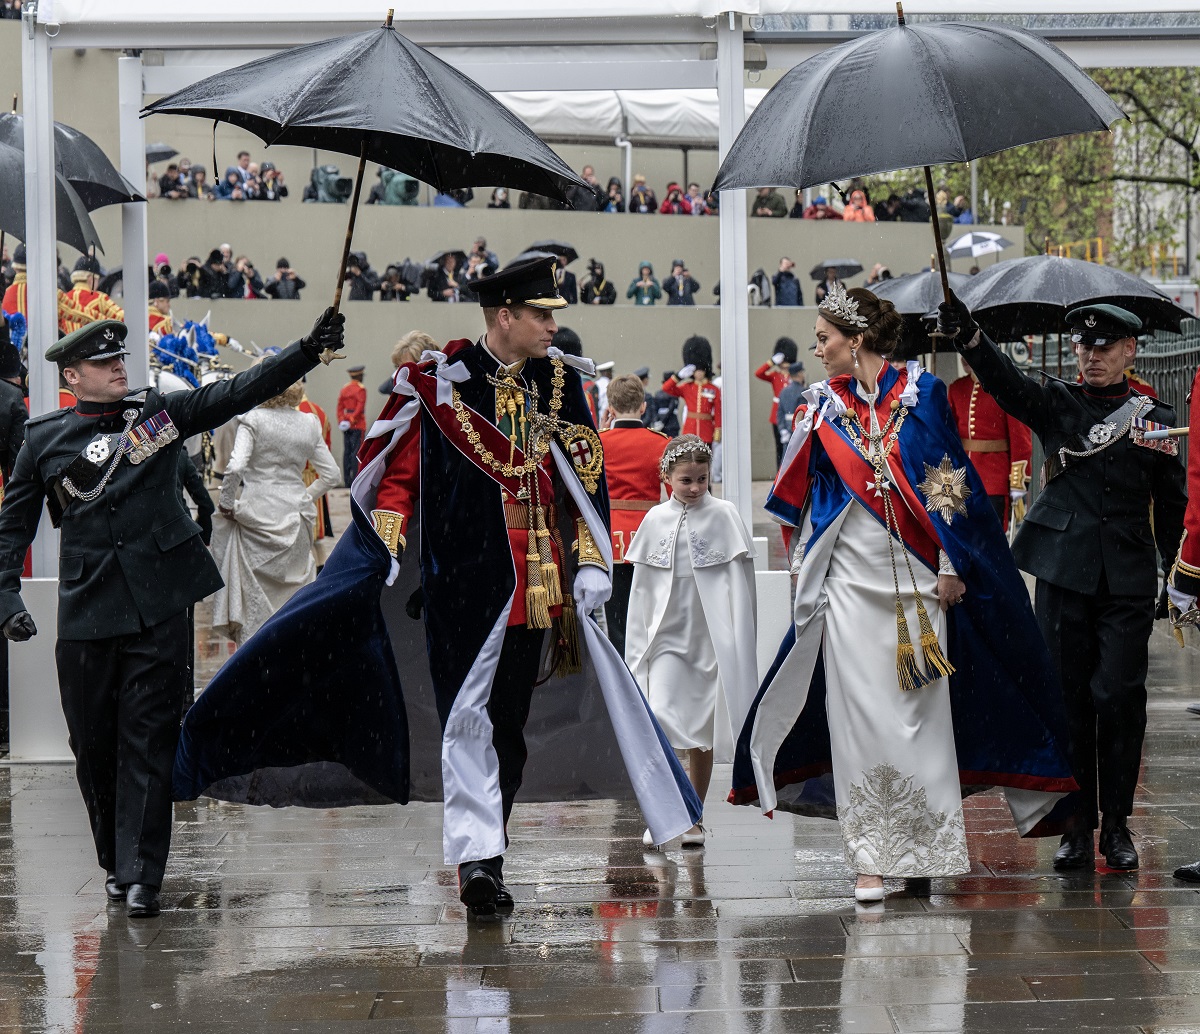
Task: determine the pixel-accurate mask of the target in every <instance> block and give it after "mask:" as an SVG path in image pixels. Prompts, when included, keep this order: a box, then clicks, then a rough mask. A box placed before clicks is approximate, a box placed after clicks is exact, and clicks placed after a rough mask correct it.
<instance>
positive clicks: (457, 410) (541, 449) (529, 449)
mask: <svg viewBox="0 0 1200 1034" xmlns="http://www.w3.org/2000/svg"><path fill="white" fill-rule="evenodd" d="M550 365H551V366H552V367H553V369H554V373H553V375H552V377H551V378H550V387H551V392H550V403H549V413H547V414H545V415H543V414H540V413H537V412H536V394H535V406H534V410H535V412H534V413H533V414H530V415H531V417H534V419H533V420H531V426H530V429H529V435H528V438H527V439H526V442H525V447H526V448H525V462H524V463H521V464H517V465H513V464H512V463H505V462H504V461H503V460H501V459H497V458H496V454H495V453H494V452H492V450H491V449H489V448H487V447H486V446H485V445H484V444H483V440H482V439H481V438H480V436H479V432H478V431H477V430H475V426H474V425H473V424H472V423H471V413H470V411H469V410H468V409H467V407H466V406H465V405H463V401H462V397H461V395H459V391H458V388H455V389H453V403H452V404H453V406H454V415H455V416H456V417H457V418H458V423H459V426H460V427H461V428H462V430H463V434H464V435H466V438H467V441H468V442H470V443H471V448H473V449H474V450H475V455H476V456H478V457H479V458H480V459H481V460H482V461H483V462H484V463H485V464H487V465H488V466H489V467H490V468H491V469H492V470H493V471H495V472H497V473H499V474H502V475H503V476H504V477H507V478H518V479H522V478H526V477H528V476H529V475H530V474H532V473H533V472H534V471H535V470H536V469H537V467H538V464H539V463H541V461H542V458H543V457H544V456H545V455H546V452H547V450H548V449H549V448H550V433H548V432H552V431H553V430H554V429H555V428H556V427H557V426H558V423H559V420H558V414H559V411H560V410H561V409H562V392H563V384H564V383H565V379H564V377H563V362H562V360H561V359H551V360H550ZM539 418H540V419H539Z"/></svg>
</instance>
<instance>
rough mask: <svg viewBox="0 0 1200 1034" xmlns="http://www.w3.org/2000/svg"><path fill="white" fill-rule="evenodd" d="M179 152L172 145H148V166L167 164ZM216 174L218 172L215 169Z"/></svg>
mask: <svg viewBox="0 0 1200 1034" xmlns="http://www.w3.org/2000/svg"><path fill="white" fill-rule="evenodd" d="M178 153H179V152H178V151H177V150H175V148H174V147H172V146H171V145H170V144H163V143H156V144H147V145H146V164H147V165H154V164H156V163H157V162H165V161H166V160H167V159H168V158H174V157H175V155H177V154H178ZM213 172H214V173H215V172H216V170H215V169H214V170H213Z"/></svg>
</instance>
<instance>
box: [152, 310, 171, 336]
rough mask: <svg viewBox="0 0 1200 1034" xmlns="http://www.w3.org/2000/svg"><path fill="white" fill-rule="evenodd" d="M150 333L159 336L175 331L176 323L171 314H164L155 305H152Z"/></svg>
mask: <svg viewBox="0 0 1200 1034" xmlns="http://www.w3.org/2000/svg"><path fill="white" fill-rule="evenodd" d="M149 326H150V333H151V334H157V335H158V336H159V337H167V336H168V335H170V334H174V333H175V325H174V323H173V322H172V321H171V317H170V315H169V314H166V315H164V314H163V313H161V312H159V311H158V310H157V309H156V308H155V307H154V306H153V305H151V306H150V324H149Z"/></svg>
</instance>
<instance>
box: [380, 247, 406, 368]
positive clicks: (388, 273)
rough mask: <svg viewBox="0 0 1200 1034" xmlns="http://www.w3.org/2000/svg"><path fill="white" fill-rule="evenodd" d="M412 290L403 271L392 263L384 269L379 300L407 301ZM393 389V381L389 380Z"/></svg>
mask: <svg viewBox="0 0 1200 1034" xmlns="http://www.w3.org/2000/svg"><path fill="white" fill-rule="evenodd" d="M410 294H411V291H410V290H409V286H408V284H407V283H406V282H405V280H404V275H403V271H402V270H401V269H400V267H399V266H397V265H395V264H392V265H389V266H388V267H387V269H385V270H384V271H383V279H382V280H380V281H379V300H380V301H381V302H406V301H408V298H409V295H410ZM388 390H389V391H390V390H391V381H389V382H388Z"/></svg>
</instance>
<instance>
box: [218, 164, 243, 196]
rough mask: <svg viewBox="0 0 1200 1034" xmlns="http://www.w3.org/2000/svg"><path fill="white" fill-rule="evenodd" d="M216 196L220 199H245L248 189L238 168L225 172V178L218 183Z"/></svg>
mask: <svg viewBox="0 0 1200 1034" xmlns="http://www.w3.org/2000/svg"><path fill="white" fill-rule="evenodd" d="M216 198H217V200H218V201H245V200H246V190H245V186H244V184H243V181H242V177H241V176H239V175H238V173H237V170H236V169H230V170H229V171H228V172H226V173H225V178H224V179H223V180H222V181H221V182H220V183H218V184H217V189H216Z"/></svg>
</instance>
